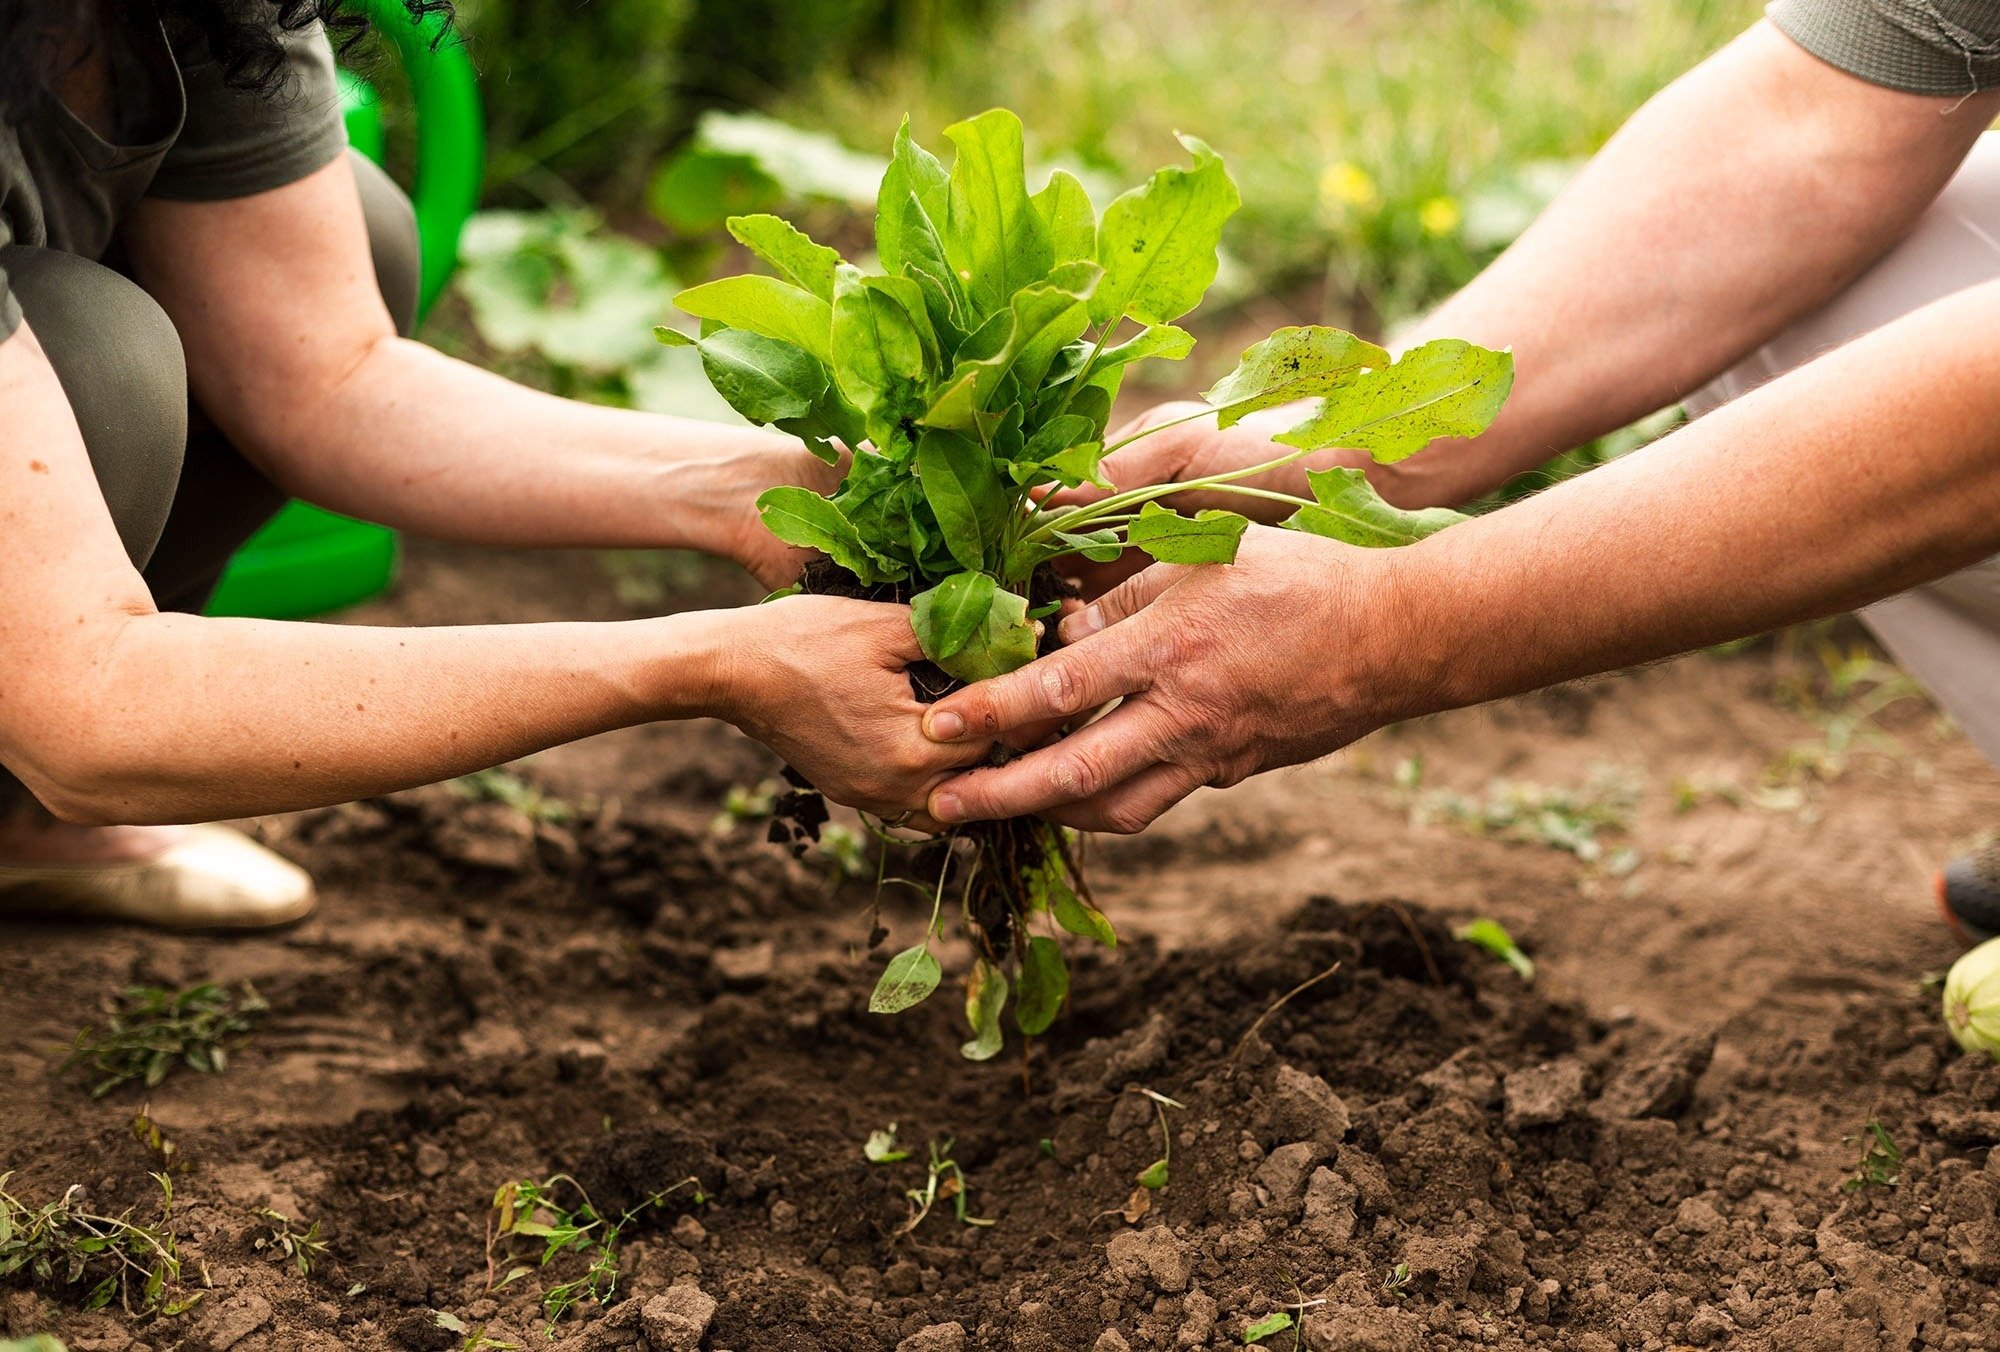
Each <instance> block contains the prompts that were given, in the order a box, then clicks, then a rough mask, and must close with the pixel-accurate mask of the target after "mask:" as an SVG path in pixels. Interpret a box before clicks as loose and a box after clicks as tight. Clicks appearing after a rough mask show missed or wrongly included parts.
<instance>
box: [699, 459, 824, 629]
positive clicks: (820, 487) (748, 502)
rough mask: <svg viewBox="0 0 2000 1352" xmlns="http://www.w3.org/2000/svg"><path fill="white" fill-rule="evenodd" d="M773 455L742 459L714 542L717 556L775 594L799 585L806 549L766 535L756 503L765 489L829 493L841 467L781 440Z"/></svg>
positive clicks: (809, 551)
mask: <svg viewBox="0 0 2000 1352" xmlns="http://www.w3.org/2000/svg"><path fill="white" fill-rule="evenodd" d="M784 443H789V444H780V445H778V446H777V447H776V448H774V449H762V448H760V452H759V453H758V454H756V455H754V456H752V457H747V458H746V459H745V461H744V463H743V465H742V466H741V469H740V472H739V474H738V476H737V477H740V478H741V479H742V483H741V484H740V485H739V486H738V488H737V490H736V494H735V500H734V503H733V505H732V507H731V509H730V510H729V512H728V526H727V528H726V529H725V530H724V532H723V534H722V536H721V538H720V539H719V540H718V541H717V544H716V551H717V552H718V553H720V554H721V555H723V556H724V557H725V558H728V559H731V560H733V561H735V562H736V563H739V564H741V565H742V566H743V567H744V568H745V569H747V570H748V571H749V573H750V575H751V576H752V577H754V578H756V579H757V581H758V583H759V585H761V586H763V587H764V588H765V589H766V590H769V591H777V590H778V589H779V588H780V587H789V586H791V585H792V584H793V583H794V582H797V581H798V580H799V573H800V572H801V570H803V569H804V568H805V565H806V560H808V559H810V558H811V557H812V554H813V552H812V551H811V550H809V549H799V548H797V547H795V546H793V545H788V544H786V543H785V542H784V541H783V540H780V539H779V538H778V537H777V536H775V535H773V534H771V531H770V528H769V527H767V526H766V525H765V524H764V519H763V517H762V516H760V515H758V512H757V499H758V497H759V496H760V495H761V494H762V493H763V492H764V490H765V489H767V488H774V487H777V486H779V485H782V484H797V485H799V486H801V487H804V488H810V489H811V490H812V491H813V492H815V493H831V492H833V490H834V489H835V488H837V487H838V486H839V484H840V476H841V474H842V473H843V472H844V469H845V466H844V464H843V465H829V464H827V463H826V462H825V461H823V460H821V459H819V458H818V457H817V456H815V455H813V454H812V452H810V451H808V450H806V449H805V447H804V446H803V445H801V444H800V443H799V442H798V441H797V440H795V439H793V438H791V437H786V438H784Z"/></svg>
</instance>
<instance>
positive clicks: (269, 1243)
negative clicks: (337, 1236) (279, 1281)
mask: <svg viewBox="0 0 2000 1352" xmlns="http://www.w3.org/2000/svg"><path fill="white" fill-rule="evenodd" d="M257 1214H258V1216H260V1217H262V1218H263V1219H264V1221H265V1222H266V1223H267V1226H268V1228H267V1230H266V1232H265V1233H264V1234H261V1235H259V1236H258V1237H257V1239H256V1240H255V1242H253V1243H252V1244H251V1246H250V1247H251V1248H253V1249H255V1250H257V1251H258V1252H259V1253H263V1252H266V1251H269V1252H270V1254H271V1255H272V1256H273V1257H275V1258H277V1259H279V1261H281V1262H289V1263H290V1264H291V1265H292V1266H293V1267H295V1268H297V1269H298V1272H299V1275H300V1276H301V1277H309V1276H311V1275H312V1270H313V1264H314V1263H317V1262H319V1260H320V1259H322V1258H324V1257H326V1241H325V1240H323V1239H321V1238H320V1237H319V1222H318V1221H314V1222H312V1223H311V1224H310V1225H308V1226H307V1227H306V1228H305V1229H303V1230H299V1229H295V1228H293V1222H292V1218H291V1217H290V1216H287V1215H285V1214H284V1213H283V1212H282V1211H274V1210H272V1209H271V1208H270V1207H267V1206H263V1207H258V1208H257Z"/></svg>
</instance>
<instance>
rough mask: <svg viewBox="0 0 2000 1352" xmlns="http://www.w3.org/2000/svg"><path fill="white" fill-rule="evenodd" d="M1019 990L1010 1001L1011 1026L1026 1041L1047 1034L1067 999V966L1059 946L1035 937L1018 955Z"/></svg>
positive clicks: (1044, 938)
mask: <svg viewBox="0 0 2000 1352" xmlns="http://www.w3.org/2000/svg"><path fill="white" fill-rule="evenodd" d="M1019 981H1020V986H1019V989H1018V990H1016V992H1015V998H1014V1024H1015V1026H1016V1027H1018V1028H1019V1029H1020V1030H1021V1031H1022V1032H1023V1033H1026V1034H1027V1035H1028V1036H1029V1037H1035V1036H1036V1035H1038V1034H1040V1033H1044V1032H1047V1031H1048V1027H1049V1025H1050V1024H1052V1023H1054V1022H1055V1021H1056V1015H1057V1014H1059V1013H1061V1012H1062V1006H1063V1001H1064V1000H1066V999H1068V998H1069V964H1068V963H1066V962H1064V961H1063V952H1062V945H1061V944H1059V943H1057V942H1056V941H1055V940H1054V939H1050V938H1047V937H1046V936H1044V935H1040V934H1037V935H1035V936H1034V937H1032V938H1031V939H1029V940H1028V951H1027V952H1026V953H1024V954H1022V955H1021V971H1020V975H1019Z"/></svg>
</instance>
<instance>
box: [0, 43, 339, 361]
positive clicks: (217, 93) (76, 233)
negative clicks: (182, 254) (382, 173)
mask: <svg viewBox="0 0 2000 1352" xmlns="http://www.w3.org/2000/svg"><path fill="white" fill-rule="evenodd" d="M280 38H281V41H282V42H283V44H284V49H285V69H284V72H283V75H284V78H283V83H282V86H281V87H280V88H279V90H278V91H277V92H276V93H274V94H270V95H261V94H255V93H250V92H247V91H244V90H239V89H231V88H230V87H229V86H228V85H226V84H225V83H224V82H223V78H222V70H221V68H220V66H219V64H218V63H217V62H216V61H215V59H214V58H213V57H211V56H210V55H209V54H208V52H207V50H206V48H205V46H204V45H203V44H202V43H201V42H200V41H199V40H190V41H187V42H181V41H176V40H173V39H170V38H169V37H168V35H167V33H166V31H165V30H164V29H163V28H162V27H161V25H160V24H159V23H158V22H157V21H153V22H147V23H144V24H139V25H134V26H132V27H131V28H130V29H128V30H125V31H122V32H118V33H115V34H112V35H110V36H109V37H108V38H107V41H108V42H110V43H112V44H114V45H115V47H116V50H114V51H112V52H109V53H107V54H105V55H106V63H107V64H106V69H107V73H108V78H109V80H110V81H112V82H113V89H112V95H113V98H114V101H115V102H116V104H117V116H116V122H117V130H116V132H115V140H108V139H106V138H105V137H104V136H103V135H101V134H100V133H99V132H98V131H96V130H94V129H93V127H92V125H91V122H89V121H87V120H86V119H85V118H83V117H82V116H79V115H78V114H77V113H76V112H75V111H73V110H71V109H70V108H67V107H65V106H64V105H63V104H62V102H61V101H60V100H59V99H57V98H56V97H54V96H52V95H51V96H45V97H43V98H41V99H40V100H39V101H37V102H36V103H35V104H33V105H32V106H31V107H30V108H29V109H28V110H27V111H26V112H25V114H24V115H22V116H21V117H19V118H18V119H17V120H16V121H14V122H13V123H11V124H6V125H0V248H5V247H6V246H9V245H29V246H36V247H42V248H49V249H59V250H61V251H62V252H64V253H71V254H77V255H79V256H81V257H84V258H89V259H93V260H98V259H104V258H105V257H106V256H107V255H108V254H112V253H114V252H115V250H116V247H117V237H118V230H119V227H120V226H121V225H123V224H124V222H125V220H126V219H127V218H128V217H129V216H130V215H131V212H132V210H133V208H134V207H136V206H137V205H138V203H139V202H140V201H141V200H142V199H144V198H147V197H163V198H174V199H178V200H182V201H216V200H220V199H224V198H232V197H248V196H250V195H251V194H253V193H260V192H265V191H268V190H269V189H272V188H278V187H283V186H284V185H285V184H287V183H293V182H296V181H298V180H299V179H301V178H304V177H305V176H306V175H308V174H310V173H312V172H313V171H314V170H316V169H319V168H321V167H323V166H324V165H326V164H328V163H330V162H331V161H332V160H333V158H334V157H335V156H337V155H339V154H340V153H341V151H342V149H343V148H344V147H345V146H346V144H347V133H346V129H345V126H344V125H343V123H342V121H341V116H340V98H339V90H338V87H337V86H336V84H335V79H334V69H333V53H332V51H331V49H330V48H329V47H328V45H327V40H326V36H325V34H324V33H323V32H322V31H321V30H320V29H319V28H318V27H317V26H314V27H312V28H309V29H305V30H302V31H300V32H297V33H282V34H280ZM0 259H4V254H0ZM20 323H21V309H20V306H19V305H18V304H17V303H16V301H15V299H14V296H13V294H12V292H11V291H10V290H9V289H8V286H7V276H6V272H5V270H4V266H0V338H5V337H6V336H7V335H9V334H11V333H12V332H13V331H14V330H15V329H16V328H17V327H19V325H20Z"/></svg>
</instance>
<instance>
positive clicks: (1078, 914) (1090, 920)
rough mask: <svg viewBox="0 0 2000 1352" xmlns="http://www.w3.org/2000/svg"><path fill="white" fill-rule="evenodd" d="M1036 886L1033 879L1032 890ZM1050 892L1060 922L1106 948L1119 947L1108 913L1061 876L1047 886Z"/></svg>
mask: <svg viewBox="0 0 2000 1352" xmlns="http://www.w3.org/2000/svg"><path fill="white" fill-rule="evenodd" d="M1045 882H1046V880H1045ZM1032 885H1033V880H1032V879H1031V880H1030V886H1031V889H1032ZM1047 891H1048V893H1049V896H1048V906H1049V912H1050V914H1052V915H1053V916H1055V918H1056V923H1057V924H1058V925H1061V926H1062V927H1063V928H1064V929H1066V930H1068V931H1069V932H1070V933H1071V934H1074V935H1077V936H1079V937H1081V938H1085V939H1095V940H1097V942H1098V943H1100V944H1103V945H1104V946H1105V947H1106V948H1116V947H1118V935H1117V932H1116V931H1114V930H1113V929H1112V928H1111V922H1110V921H1109V920H1106V919H1105V918H1104V912H1102V911H1100V910H1098V909H1097V908H1096V907H1095V906H1092V905H1091V904H1090V903H1089V902H1087V901H1085V900H1084V899H1083V898H1082V897H1079V896H1078V895H1077V894H1076V892H1075V890H1074V889H1072V888H1071V887H1070V885H1069V884H1068V883H1067V882H1064V881H1062V880H1061V879H1060V878H1058V879H1056V880H1055V881H1054V883H1053V884H1049V885H1047Z"/></svg>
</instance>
